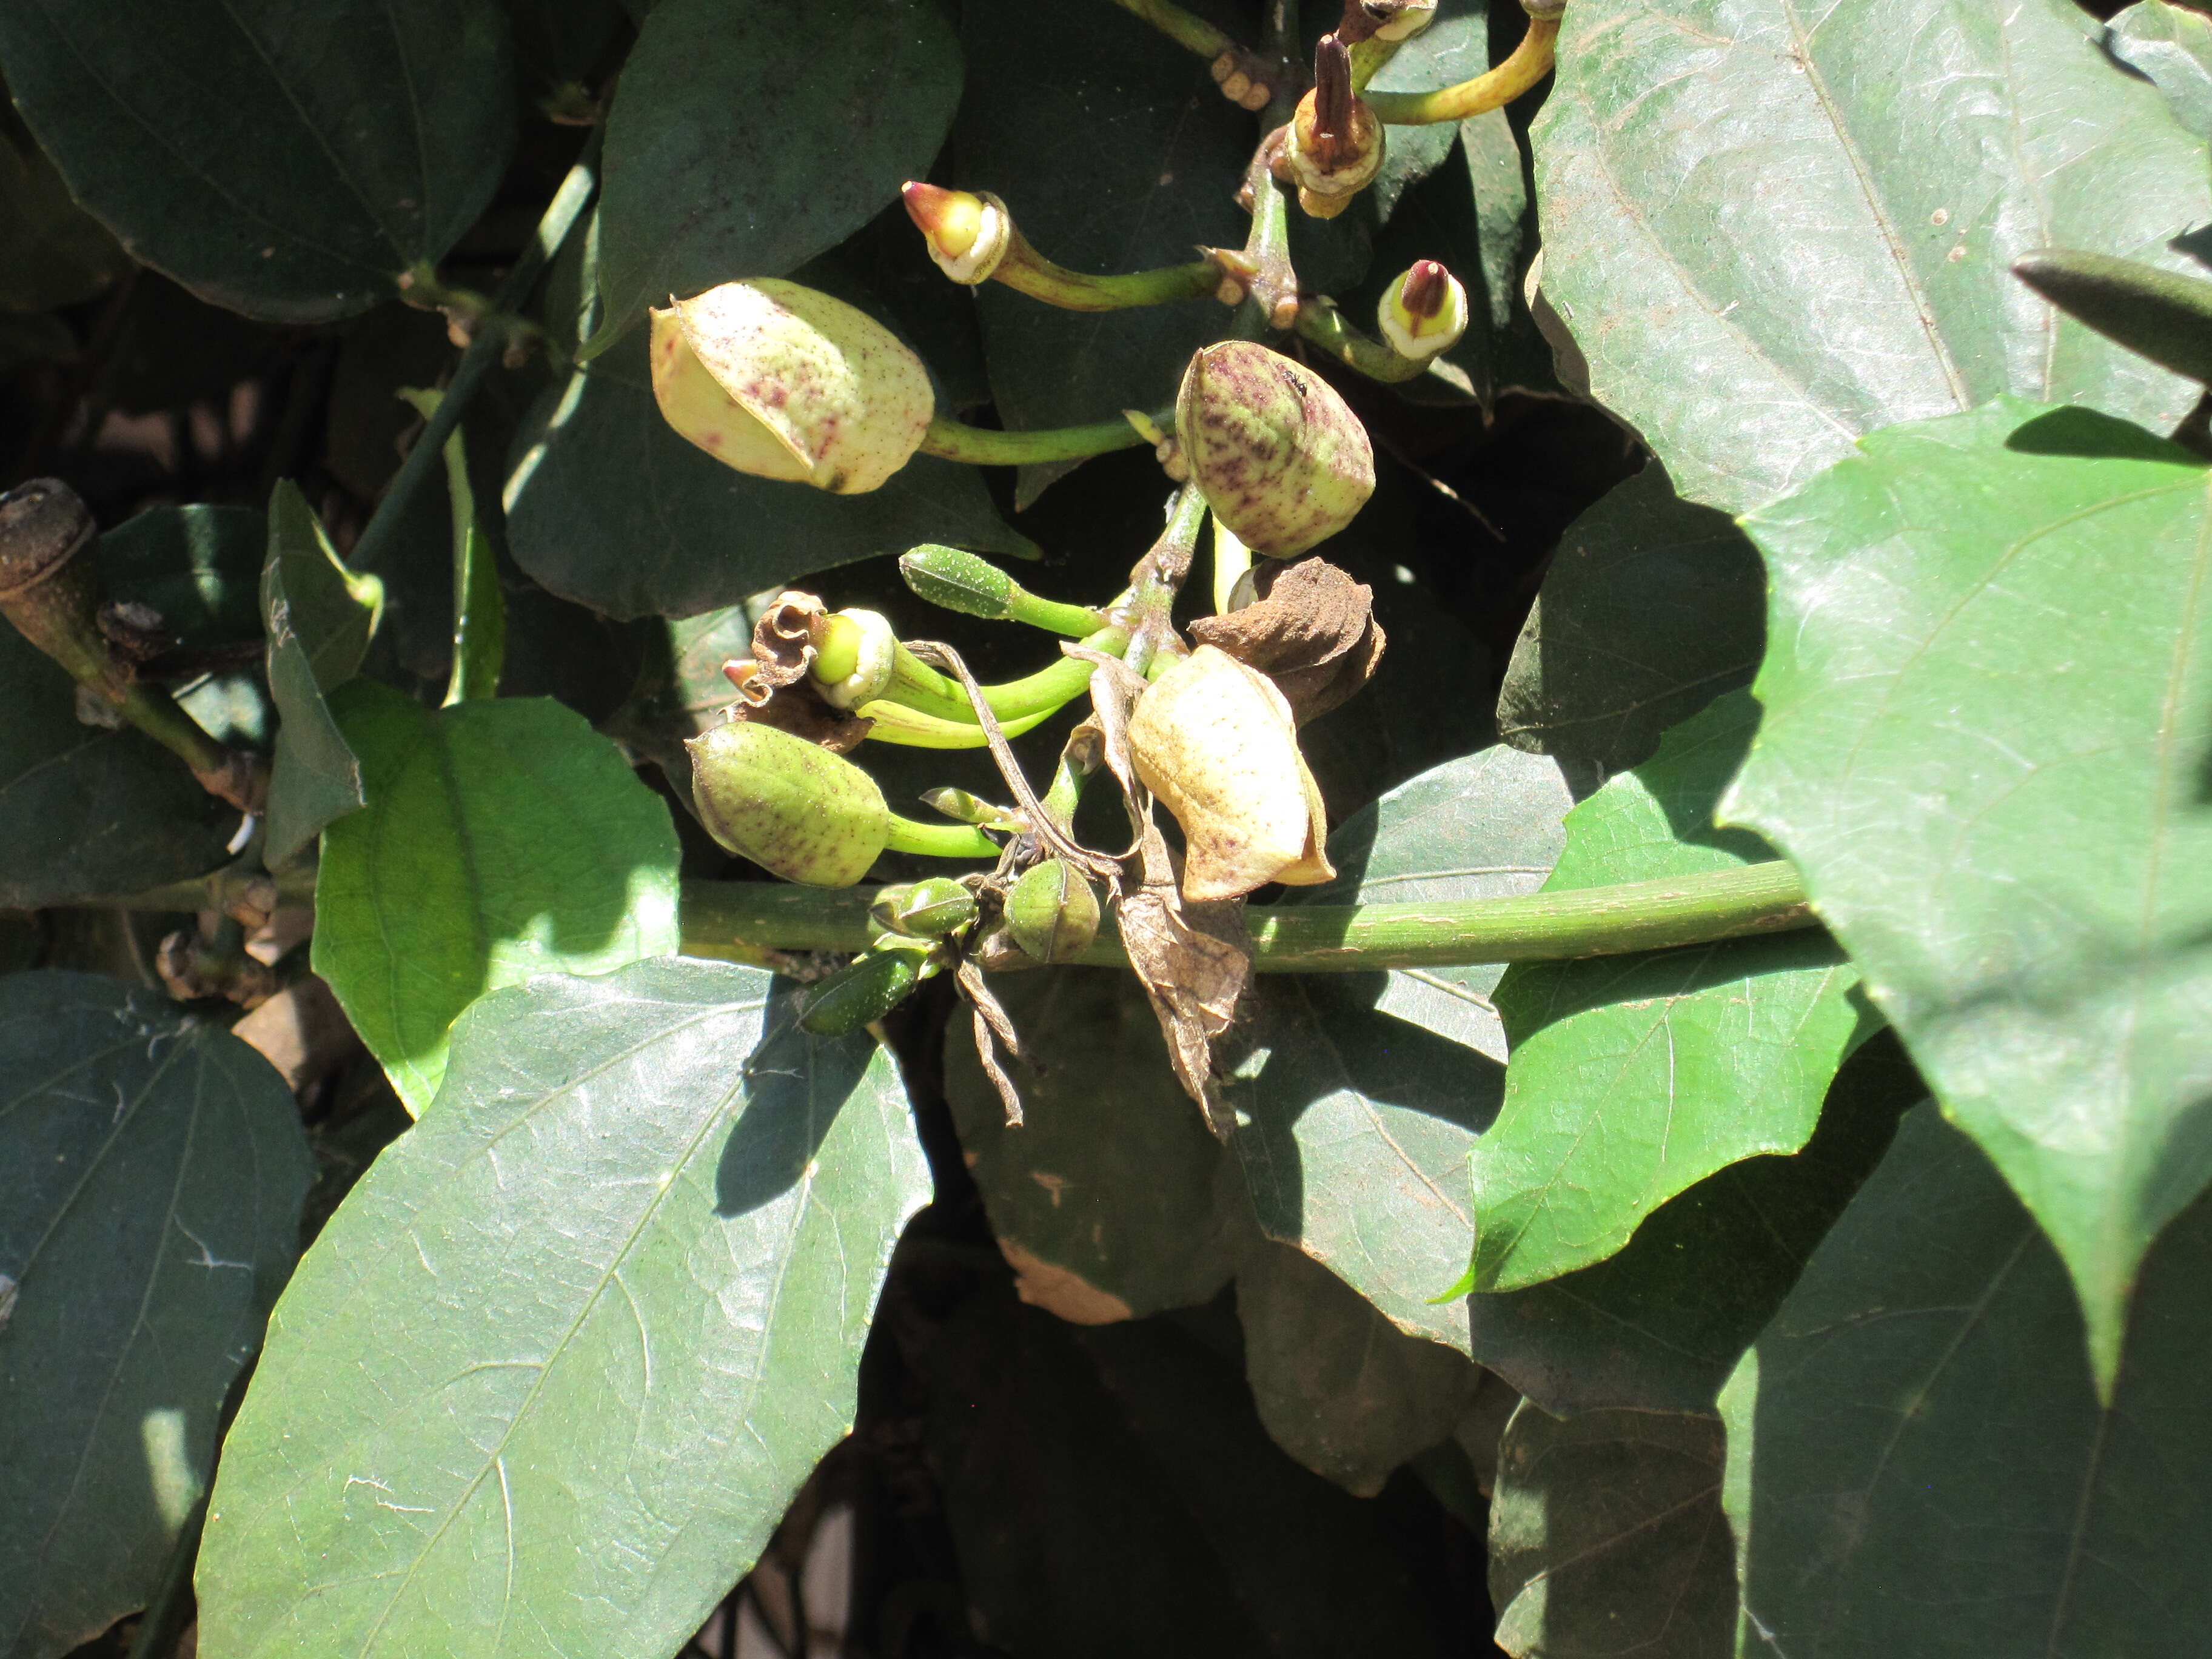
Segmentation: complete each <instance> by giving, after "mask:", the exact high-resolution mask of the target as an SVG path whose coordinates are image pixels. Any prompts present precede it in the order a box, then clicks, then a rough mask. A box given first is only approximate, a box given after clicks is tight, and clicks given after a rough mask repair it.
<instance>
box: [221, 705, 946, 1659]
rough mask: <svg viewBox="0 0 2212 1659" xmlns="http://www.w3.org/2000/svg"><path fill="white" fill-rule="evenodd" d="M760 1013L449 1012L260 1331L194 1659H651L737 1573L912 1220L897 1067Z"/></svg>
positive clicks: (790, 1484)
mask: <svg viewBox="0 0 2212 1659" xmlns="http://www.w3.org/2000/svg"><path fill="white" fill-rule="evenodd" d="M487 706H489V707H491V708H498V707H500V706H501V705H499V704H490V705H480V704H475V703H469V704H463V705H461V706H460V707H461V708H464V709H467V710H471V711H474V710H476V709H477V708H483V707H487ZM455 712H458V711H455ZM773 985H774V981H771V980H770V979H769V975H766V974H763V973H762V972H760V971H759V970H758V969H747V968H733V967H726V966H723V965H720V964H710V963H697V962H684V961H676V960H668V961H660V962H652V963H638V964H636V965H634V966H632V967H630V968H628V969H623V971H622V972H620V973H617V974H613V975H607V976H606V977H604V978H600V979H596V980H579V979H569V978H564V977H557V976H547V977H544V978H541V979H539V980H538V981H535V982H534V983H532V985H530V986H528V987H517V988H513V989H509V990H506V991H502V992H500V993H498V994H495V995H493V996H490V997H488V998H486V999H484V1000H483V1001H482V1002H480V1003H478V1004H477V1006H476V1007H474V1008H473V1009H471V1011H470V1012H469V1013H468V1015H467V1017H466V1018H465V1019H463V1020H462V1022H461V1023H460V1026H459V1031H458V1033H457V1037H456V1042H455V1047H454V1057H453V1066H452V1070H451V1073H450V1074H449V1076H448V1079H447V1085H446V1087H445V1089H444V1091H442V1092H441V1095H440V1097H439V1102H438V1109H437V1110H436V1111H435V1112H433V1113H431V1114H429V1115H428V1116H427V1117H425V1118H424V1119H423V1120H422V1122H421V1123H420V1124H418V1125H417V1126H416V1127H415V1128H413V1129H411V1130H410V1131H409V1132H408V1133H406V1134H404V1135H403V1136H402V1137H401V1138H400V1139H398V1141H397V1142H395V1143H394V1144H393V1145H392V1146H391V1147H389V1148H388V1149H387V1150H386V1152H384V1154H383V1155H382V1156H381V1157H380V1158H378V1159H377V1161H376V1163H375V1164H374V1166H373V1167H372V1168H371V1169H370V1170H369V1172H368V1175H366V1176H363V1177H362V1181H361V1183H360V1184H359V1185H358V1186H357V1187H356V1188H354V1190H353V1192H352V1193H351V1194H349V1195H348V1197H347V1199H346V1200H345V1202H344V1204H343V1205H342V1206H340V1207H339V1210H338V1212H337V1214H336V1215H335V1216H334V1217H332V1218H331V1221H330V1224H329V1225H327V1226H326V1227H325V1229H324V1231H323V1233H322V1236H321V1237H319V1239H318V1240H317V1241H316V1243H315V1245H314V1248H313V1249H311V1250H309V1251H308V1253H307V1255H306V1257H305V1258H304V1259H303V1260H302V1261H301V1266H300V1271H299V1273H298V1274H297V1275H296V1276H295V1278H294V1279H293V1282H292V1285H291V1287H290V1289H289V1290H288V1291H286V1293H285V1296H284V1298H283V1301H282V1302H281V1303H280V1304H278V1306H277V1309H276V1315H275V1317H274V1318H273V1319H272V1320H271V1322H270V1332H269V1346H268V1351H267V1352H266V1353H265V1354H264V1357H263V1358H262V1361H261V1365H260V1369H259V1370H258V1372H257V1373H256V1375H255V1378H254V1383H253V1386H252V1389H250V1390H249V1391H248V1393H247V1395H246V1403H245V1406H244V1407H243V1409H242V1410H241V1411H240V1413H239V1419H238V1422H237V1425H236V1426H235V1427H234V1428H233V1430H232V1431H231V1433H230V1437H229V1439H228V1443H226V1445H225V1447H224V1450H223V1460H222V1473H221V1476H220V1478H219V1479H218V1480H217V1482H216V1492H215V1497H214V1498H213V1500H212V1502H211V1504H210V1513H209V1516H208V1530H207V1540H206V1543H205V1546H204V1549H203V1552H202V1553H201V1557H200V1565H199V1593H200V1620H201V1625H200V1631H201V1639H202V1641H204V1643H205V1644H207V1647H208V1650H209V1651H210V1652H211V1653H224V1654H234V1655H238V1656H240V1659H244V1656H247V1655H253V1654H268V1653H276V1652H284V1653H291V1652H298V1651H307V1650H312V1651H313V1652H315V1653H318V1654H323V1655H328V1656H332V1659H340V1656H367V1655H369V1654H416V1653H439V1654H446V1655H452V1656H454V1659H471V1656H477V1655H483V1656H490V1655H495V1654H496V1655H502V1656H510V1659H513V1656H525V1655H529V1656H538V1655H542V1656H549V1659H550V1656H556V1655H562V1654H582V1653H590V1654H595V1655H605V1656H608V1659H665V1656H666V1655H668V1654H671V1653H673V1652H674V1651H675V1650H677V1648H678V1647H679V1646H680V1645H681V1644H683V1642H684V1639H685V1638H686V1637H687V1636H689V1635H690V1632H692V1631H694V1630H696V1628H697V1627H698V1626H699V1625H700V1623H701V1622H702V1620H704V1618H705V1616H706V1614H707V1613H708V1609H709V1608H711V1607H713V1606H714V1603H715V1602H716V1601H719V1600H720V1598H721V1597H722V1595H724V1594H725V1593H726V1592H727V1590H728V1589H729V1587H730V1585H731V1583H732V1581H733V1580H735V1579H736V1578H737V1577H738V1576H739V1575H741V1574H743V1573H744V1571H746V1570H747V1569H748V1568H749V1567H750V1565H752V1562H753V1559H754V1558H755V1556H756V1555H757V1553H758V1552H759V1550H760V1548H761V1547H762V1545H763V1544H764V1543H765V1542H766V1541H767V1540H768V1536H769V1532H770V1530H771V1529H772V1528H773V1527H774V1526H775V1522H776V1520H777V1519H778V1517H779V1516H781V1513H782V1511H783V1509H784V1506H785V1504H787V1502H788V1501H789V1499H790V1498H791V1496H792V1494H793V1492H794V1491H796V1489H797V1488H798V1486H799V1482H800V1481H801V1480H804V1479H805V1475H806V1474H807V1472H808V1471H809V1470H810V1469H811V1468H812V1467H813V1465H814V1462H815V1461H816V1460H817V1458H818V1457H819V1456H820V1455H822V1454H823V1452H824V1451H826V1450H828V1449H829V1447H830V1446H831V1445H832V1444H834V1443H836V1441H837V1440H838V1439H839V1438H840V1437H842V1435H843V1434H844V1433H845V1432H846V1431H847V1430H848V1428H849V1427H850V1425H851V1423H852V1420H853V1419H852V1413H853V1409H854V1378H855V1373H856V1370H857V1367H858V1364H859V1361H860V1346H861V1342H862V1340H863V1339H864V1338H865V1337H866V1334H867V1329H868V1323H869V1319H870V1316H871V1315H872V1312H873V1310H874V1307H875V1301H876V1293H877V1291H878V1287H879V1286H880V1285H881V1284H882V1282H883V1276H884V1268H885V1266H886V1264H887V1263H888V1262H889V1261H890V1250H891V1245H892V1243H893V1242H894V1241H895V1240H896V1237H897V1235H898V1231H899V1229H900V1227H901V1226H902V1225H903V1224H904V1222H905V1221H906V1218H908V1216H909V1215H911V1214H912V1213H913V1212H914V1211H915V1209H916V1208H918V1207H919V1206H921V1203H922V1201H923V1200H925V1199H926V1198H927V1195H928V1191H929V1183H928V1176H927V1170H926V1168H925V1165H924V1164H923V1161H922V1158H921V1150H920V1148H919V1146H917V1145H916V1144H915V1139H914V1129H913V1125H912V1122H911V1120H910V1118H909V1116H908V1110H907V1104H906V1099H905V1095H904V1091H903V1090H902V1087H901V1086H900V1084H899V1080H898V1075H897V1073H896V1070H895V1069H894V1068H893V1066H892V1065H891V1063H890V1059H889V1058H888V1057H887V1056H886V1055H884V1054H882V1053H880V1052H879V1051H878V1050H877V1049H876V1048H875V1047H874V1045H873V1044H872V1042H869V1041H868V1039H866V1038H865V1037H857V1036H856V1037H850V1038H844V1039H841V1040H839V1041H837V1042H822V1041H820V1040H817V1039H815V1038H811V1037H808V1036H805V1035H804V1034H803V1033H801V1032H799V1031H798V1030H796V1028H795V1026H794V1024H793V1014H794V1012H795V1011H794V1009H793V1006H792V999H791V998H790V996H789V995H788V994H783V993H772V987H773Z"/></svg>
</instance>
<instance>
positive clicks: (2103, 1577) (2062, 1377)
mask: <svg viewBox="0 0 2212 1659" xmlns="http://www.w3.org/2000/svg"><path fill="white" fill-rule="evenodd" d="M2207 1273H2212V1205H2208V1204H2207V1203H2205V1202H2204V1201H2202V1200H2200V1201H2198V1202H2197V1203H2196V1204H2195V1205H2193V1206H2191V1208H2190V1209H2188V1210H2187V1211H2186V1212H2185V1213H2184V1214H2183V1215H2182V1216H2181V1217H2180V1218H2178V1219H2177V1220H2176V1221H2175V1223H2174V1225H2173V1226H2172V1228H2171V1229H2169V1230H2168V1231H2167V1232H2166V1234H2165V1236H2164V1237H2161V1238H2160V1241H2159V1243H2157V1244H2156V1246H2155V1247H2154V1249H2152V1251H2151V1253H2150V1255H2148V1258H2146V1260H2145V1261H2144V1264H2143V1270H2142V1286H2141V1289H2140V1290H2139V1291H2138V1292H2137V1294H2136V1302H2135V1310H2134V1314H2133V1316H2132V1319H2131V1321H2130V1327H2129V1330H2128V1334H2127V1340H2126V1345H2125V1347H2124V1352H2122V1354H2121V1356H2120V1363H2119V1365H2118V1376H2117V1381H2116V1383H2115V1385H2114V1390H2113V1394H2112V1400H2111V1402H2110V1403H2109V1405H2105V1406H2100V1404H2099V1401H2098V1398H2097V1393H2096V1390H2095V1389H2094V1388H2093V1386H2092V1383H2091V1378H2090V1372H2089V1368H2088V1366H2087V1364H2086V1363H2084V1360H2083V1358H2082V1337H2083V1330H2082V1323H2081V1310H2080V1305H2079V1304H2078V1303H2077V1301H2076V1300H2075V1297H2074V1296H2073V1294H2072V1293H2071V1291H2070V1290H2069V1285H2068V1283H2067V1273H2066V1270H2065V1268H2064V1267H2062V1266H2061V1265H2060V1262H2059V1260H2058V1257H2057V1254H2056V1253H2055V1252H2054V1251H2053V1250H2052V1249H2051V1246H2050V1243H2049V1241H2048V1240H2047V1239H2046V1238H2045V1237H2044V1235H2043V1233H2042V1231H2040V1230H2039V1228H2038V1227H2037V1225H2036V1224H2035V1222H2034V1220H2033V1218H2031V1217H2030V1216H2029V1215H2028V1214H2027V1212H2024V1211H2023V1210H2022V1209H2021V1206H2020V1204H2019V1201H2018V1200H2016V1199H2015V1197H2014V1196H2013V1195H2012V1194H2011V1193H2010V1192H2008V1190H2007V1189H2006V1186H2005V1182H2003V1181H2002V1179H2001V1178H2000V1177H1999V1176H1998V1174H1997V1172H1996V1170H1993V1169H1991V1168H1990V1164H1989V1161H1988V1159H1987V1158H1984V1156H1983V1155H1982V1153H1981V1152H1978V1151H1977V1150H1976V1148H1975V1147H1974V1146H1973V1144H1972V1142H1971V1141H1969V1140H1967V1139H1966V1137H1965V1136H1963V1135H1961V1134H1960V1133H1958V1132H1957V1131H1956V1130H1955V1129H1953V1128H1952V1127H1950V1126H1949V1125H1948V1124H1947V1123H1946V1122H1944V1121H1943V1120H1942V1118H1940V1117H1939V1116H1938V1115H1936V1108H1935V1107H1934V1106H1932V1105H1929V1106H1923V1107H1921V1108H1919V1109H1917V1110H1916V1111H1914V1112H1913V1113H1911V1115H1909V1116H1907V1117H1906V1119H1905V1122H1904V1124H1903V1126H1902V1127H1900V1128H1899V1132H1898V1136H1897V1141H1896V1144H1895V1146H1893V1147H1892V1148H1891V1150H1890V1152H1889V1156H1888V1157H1887V1158H1885V1159H1884V1160H1883V1161H1882V1164H1881V1168H1880V1169H1879V1170H1876V1171H1875V1175H1874V1176H1873V1178H1872V1179H1871V1180H1870V1181H1869V1182H1868V1183H1867V1186H1866V1188H1865V1190H1864V1191H1863V1192H1862V1193H1861V1194H1860V1195H1859V1197H1858V1199H1857V1201H1856V1202H1854V1203H1853V1204H1852V1206H1851V1207H1850V1209H1849V1210H1848V1211H1846V1212H1844V1218H1843V1219H1842V1220H1841V1221H1840V1222H1839V1223H1838V1225H1837V1226H1836V1230H1835V1231H1833V1232H1832V1233H1831V1234H1830V1235H1829V1237H1828V1238H1827V1240H1826V1243H1823V1244H1822V1245H1821V1246H1820V1249H1819V1250H1818V1251H1817V1252H1816V1253H1815V1254H1814V1257H1813V1260H1812V1262H1811V1264H1810V1265H1809V1266H1808V1267H1807V1268H1806V1270H1805V1276H1804V1278H1803V1279H1802V1280H1801V1281H1800V1282H1799V1284H1798V1285H1797V1288H1796V1290H1795V1291H1792V1292H1791V1293H1790V1299H1789V1300H1788V1301H1787V1302H1786V1303H1784V1305H1783V1308H1782V1310H1781V1312H1780V1313H1779V1314H1778V1316H1776V1318H1775V1321H1774V1323H1773V1324H1772V1325H1771V1327H1770V1328H1768V1329H1767V1330H1766V1331H1765V1333H1764V1334H1762V1335H1761V1336H1760V1337H1759V1345H1758V1347H1757V1348H1756V1350H1755V1351H1754V1352H1753V1353H1752V1354H1750V1355H1747V1357H1746V1358H1745V1359H1744V1361H1743V1364H1741V1367H1740V1368H1739V1369H1738V1370H1737V1371H1736V1373H1735V1376H1733V1377H1731V1378H1730V1379H1729V1385H1728V1388H1727V1390H1726V1392H1724V1393H1723V1395H1722V1396H1721V1409H1722V1413H1723V1416H1724V1417H1725V1418H1726V1419H1727V1423H1728V1441H1729V1459H1728V1482H1727V1492H1726V1501H1727V1504H1728V1511H1729V1521H1730V1522H1731V1523H1732V1524H1733V1526H1734V1528H1735V1534H1736V1541H1737V1549H1738V1553H1739V1561H1740V1567H1741V1577H1742V1583H1743V1599H1744V1613H1745V1625H1746V1641H1745V1650H1746V1651H1750V1652H1784V1653H1791V1654H1797V1653H1807V1654H1817V1653H1831V1654H1832V1653H1842V1652H1884V1651H1926V1650H1928V1646H1929V1640H1930V1634H1931V1625H1930V1620H1931V1616H1936V1617H1940V1620H1941V1623H1940V1625H1938V1626H1935V1630H1936V1632H1938V1633H1940V1638H1941V1641H1942V1646H1943V1648H1944V1649H1945V1650H1948V1651H1955V1652H1960V1653H1968V1652H1979V1653H2026V1652H2034V1653H2039V1654H2048V1655H2051V1656H2052V1659H2089V1656H2098V1659H2103V1656H2107V1655H2116V1654H2121V1655H2143V1656H2150V1655H2154V1654H2168V1653H2185V1652H2187V1651H2189V1650H2191V1648H2192V1647H2193V1646H2195V1644H2197V1640H2198V1634H2199V1632H2202V1630H2203V1627H2204V1622H2205V1620H2206V1619H2207V1617H2208V1616H2212V1581H2208V1580H2207V1578H2206V1577H2205V1574H2204V1571H2203V1561H2204V1559H2205V1554H2206V1552H2207V1550H2208V1549H2212V1500H2208V1498H2207V1496H2206V1494H2207V1493H2208V1492H2212V1413H2208V1409H2207V1406H2206V1401H2205V1395H2204V1391H2203V1387H2202V1370H2203V1354H2204V1352H2205V1351H2206V1346H2207V1345H2208V1343H2212V1318H2208V1310H2207V1306H2206V1303H2205V1299H2204V1295H2203V1286H2204V1281H2205V1276H2206V1274H2207ZM1931 1610H1935V1611H1934V1613H1933V1614H1932V1615H1931Z"/></svg>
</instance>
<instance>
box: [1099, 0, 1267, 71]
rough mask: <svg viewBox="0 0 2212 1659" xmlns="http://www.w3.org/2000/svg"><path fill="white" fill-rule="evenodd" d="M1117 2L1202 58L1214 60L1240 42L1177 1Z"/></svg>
mask: <svg viewBox="0 0 2212 1659" xmlns="http://www.w3.org/2000/svg"><path fill="white" fill-rule="evenodd" d="M1114 3H1115V5H1117V6H1119V7H1121V9H1122V10H1123V11H1126V12H1128V13H1131V14H1132V15H1135V16H1138V17H1141V18H1143V19H1144V20H1145V21H1146V22H1147V23H1150V24H1151V25H1152V27H1154V28H1156V29H1158V31H1159V32H1160V33H1162V34H1164V35H1166V36H1167V37H1168V39H1169V40H1172V41H1174V42H1175V43H1176V45H1177V46H1184V47H1188V49H1189V50H1190V51H1192V52H1196V53H1197V54H1198V55H1199V56H1200V58H1206V59H1209V60H1211V59H1212V58H1218V57H1220V56H1221V54H1222V53H1223V52H1232V51H1234V50H1235V49H1236V46H1237V43H1236V42H1235V41H1234V40H1231V39H1230V38H1229V37H1228V36H1227V35H1226V34H1225V33H1222V32H1221V30H1219V29H1218V28H1216V27H1214V26H1213V25H1212V24H1211V23H1209V22H1207V21H1206V19H1204V18H1203V17H1200V15H1198V14H1197V13H1195V12H1190V11H1185V10H1184V9H1182V7H1181V6H1178V5H1176V3H1174V0H1114Z"/></svg>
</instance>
